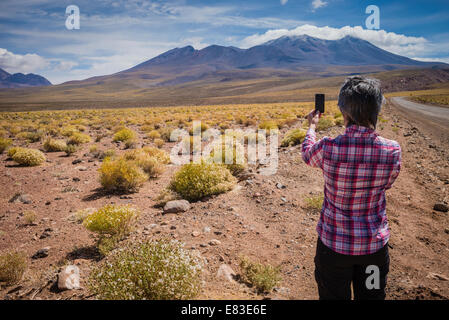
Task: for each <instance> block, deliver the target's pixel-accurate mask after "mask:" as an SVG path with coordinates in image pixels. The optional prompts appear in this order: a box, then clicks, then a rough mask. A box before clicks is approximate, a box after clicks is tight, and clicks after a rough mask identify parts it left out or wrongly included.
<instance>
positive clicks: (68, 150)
mask: <svg viewBox="0 0 449 320" xmlns="http://www.w3.org/2000/svg"><path fill="white" fill-rule="evenodd" d="M76 150H77V148H76V145H74V144H68V145H67V146H66V147H65V149H64V152H65V154H66V155H67V157H69V156H71V155H72V154H74V153H75V152H76Z"/></svg>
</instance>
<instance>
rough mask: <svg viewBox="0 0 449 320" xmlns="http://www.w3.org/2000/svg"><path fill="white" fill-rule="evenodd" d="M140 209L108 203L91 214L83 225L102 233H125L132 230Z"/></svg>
mask: <svg viewBox="0 0 449 320" xmlns="http://www.w3.org/2000/svg"><path fill="white" fill-rule="evenodd" d="M138 215H139V211H138V210H137V209H135V208H133V207H130V206H126V205H125V206H116V205H106V206H104V207H103V208H101V209H99V210H97V211H95V212H94V213H92V214H89V215H88V216H87V217H86V218H85V219H84V220H83V225H84V226H85V227H86V228H87V229H88V230H89V231H92V232H95V233H98V234H100V235H111V236H112V235H125V234H127V233H128V232H130V231H131V227H132V224H133V223H134V222H135V220H136V219H137V217H138Z"/></svg>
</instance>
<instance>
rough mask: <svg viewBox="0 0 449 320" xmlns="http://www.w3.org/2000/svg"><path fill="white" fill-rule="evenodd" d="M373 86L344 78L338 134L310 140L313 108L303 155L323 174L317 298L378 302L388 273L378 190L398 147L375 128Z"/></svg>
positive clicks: (386, 184) (394, 168) (390, 178)
mask: <svg viewBox="0 0 449 320" xmlns="http://www.w3.org/2000/svg"><path fill="white" fill-rule="evenodd" d="M382 102H383V96H382V92H381V89H380V83H379V82H378V81H377V80H374V79H367V78H363V77H360V76H355V77H351V78H348V79H347V80H346V81H345V83H344V84H343V86H342V88H341V90H340V94H339V97H338V106H339V108H340V111H341V112H342V114H343V118H344V122H345V127H346V130H345V133H344V134H343V135H340V136H338V137H336V138H335V139H331V138H328V137H325V138H323V139H321V140H320V141H318V142H316V141H315V140H316V138H315V127H316V125H317V123H318V121H319V117H320V114H319V113H316V112H315V111H312V112H311V113H310V114H309V116H308V120H309V130H308V131H307V135H306V137H305V140H304V142H303V144H302V148H301V151H302V158H303V160H304V161H305V163H307V164H308V165H310V166H313V167H318V168H320V169H321V170H322V171H323V175H324V201H323V207H322V209H321V214H320V219H319V222H318V226H317V232H318V242H317V250H316V256H315V279H316V281H317V284H318V291H319V295H320V299H351V283H352V284H353V291H354V298H355V299H385V286H386V282H387V273H388V270H389V255H388V240H389V237H390V232H389V228H388V221H387V216H386V201H385V190H387V189H389V188H391V185H392V184H393V182H394V181H395V179H396V178H397V176H398V175H399V171H400V167H401V148H400V146H399V144H398V143H397V142H396V141H393V140H388V139H385V138H382V137H380V136H379V135H378V134H377V133H376V132H375V128H376V123H377V117H378V115H379V112H380V109H381V106H382Z"/></svg>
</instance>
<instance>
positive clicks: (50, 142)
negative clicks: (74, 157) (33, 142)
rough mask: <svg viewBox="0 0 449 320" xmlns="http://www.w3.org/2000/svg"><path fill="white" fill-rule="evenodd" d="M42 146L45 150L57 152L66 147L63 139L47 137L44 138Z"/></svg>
mask: <svg viewBox="0 0 449 320" xmlns="http://www.w3.org/2000/svg"><path fill="white" fill-rule="evenodd" d="M43 147H44V150H45V151H47V152H59V151H65V149H66V148H67V144H66V143H65V141H64V140H58V139H52V138H48V139H47V140H45V142H44V146H43Z"/></svg>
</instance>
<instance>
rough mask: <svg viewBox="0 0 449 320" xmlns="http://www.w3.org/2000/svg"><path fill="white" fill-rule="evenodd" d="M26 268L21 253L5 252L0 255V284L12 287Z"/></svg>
mask: <svg viewBox="0 0 449 320" xmlns="http://www.w3.org/2000/svg"><path fill="white" fill-rule="evenodd" d="M26 268H27V262H26V257H25V254H24V253H23V252H7V253H4V254H2V255H0V282H5V283H6V284H7V285H12V284H15V283H17V282H19V281H20V280H21V279H22V277H23V274H24V273H25V270H26Z"/></svg>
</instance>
